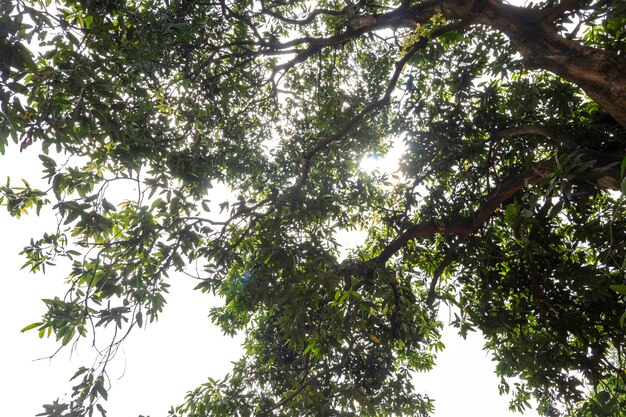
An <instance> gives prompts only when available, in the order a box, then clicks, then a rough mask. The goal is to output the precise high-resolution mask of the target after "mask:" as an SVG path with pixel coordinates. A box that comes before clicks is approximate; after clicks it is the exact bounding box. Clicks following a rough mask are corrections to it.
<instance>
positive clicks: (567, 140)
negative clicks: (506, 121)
mask: <svg viewBox="0 0 626 417" xmlns="http://www.w3.org/2000/svg"><path fill="white" fill-rule="evenodd" d="M523 135H537V136H544V137H546V138H548V139H550V140H551V141H553V142H554V143H556V144H557V145H558V146H560V147H562V148H563V149H565V150H567V151H573V150H574V149H576V148H577V147H578V143H577V142H576V141H575V140H574V139H573V138H571V137H569V136H567V135H564V134H562V133H560V132H557V131H555V130H552V129H550V128H547V127H545V126H540V125H533V124H531V125H522V126H517V127H512V128H510V129H504V130H500V131H498V132H495V133H493V134H492V135H491V137H490V138H489V140H499V139H503V138H505V137H507V136H523Z"/></svg>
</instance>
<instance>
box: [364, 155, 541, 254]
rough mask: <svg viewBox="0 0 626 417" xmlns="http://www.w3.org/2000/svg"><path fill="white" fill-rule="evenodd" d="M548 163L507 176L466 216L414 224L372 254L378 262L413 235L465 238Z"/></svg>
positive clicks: (415, 237)
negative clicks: (379, 251)
mask: <svg viewBox="0 0 626 417" xmlns="http://www.w3.org/2000/svg"><path fill="white" fill-rule="evenodd" d="M550 165H551V164H549V163H546V162H542V163H539V164H537V165H536V166H535V168H534V169H533V170H531V171H527V172H524V173H521V174H517V175H512V176H510V177H509V178H508V179H507V180H505V181H504V182H503V183H502V185H501V186H500V188H499V189H498V190H496V191H495V192H493V193H492V194H491V196H490V197H489V198H488V199H487V200H486V201H485V203H484V204H483V205H482V206H481V207H479V208H478V209H477V210H476V211H474V214H472V215H471V216H469V217H453V218H450V219H446V220H429V221H426V222H423V223H419V224H416V225H415V226H413V227H411V228H410V229H408V230H407V231H405V232H404V233H402V234H401V235H400V236H398V237H397V238H396V239H395V240H393V241H391V243H389V244H388V245H387V246H386V247H385V248H384V249H383V251H382V252H381V253H380V254H379V255H378V256H377V257H376V258H375V261H376V262H377V263H385V262H387V261H388V260H389V259H390V258H391V257H392V256H393V255H394V254H396V253H397V252H398V251H400V250H401V249H402V248H404V247H405V246H406V244H407V243H409V242H410V241H412V240H413V239H417V238H428V237H432V236H435V235H436V234H447V235H456V236H458V237H459V239H464V238H466V237H467V236H469V235H471V234H473V233H475V232H476V231H478V230H479V229H481V228H482V227H483V226H484V224H485V223H486V222H487V221H488V220H489V219H490V218H491V216H492V215H493V214H494V213H495V211H496V210H497V209H498V208H499V207H500V205H501V204H502V203H503V202H504V201H506V200H508V199H509V198H511V197H512V196H513V195H514V194H515V193H517V192H518V191H519V190H521V189H522V188H524V187H525V186H526V185H527V184H528V183H530V182H535V181H539V180H541V179H543V178H544V177H545V176H547V175H548V173H549V172H550Z"/></svg>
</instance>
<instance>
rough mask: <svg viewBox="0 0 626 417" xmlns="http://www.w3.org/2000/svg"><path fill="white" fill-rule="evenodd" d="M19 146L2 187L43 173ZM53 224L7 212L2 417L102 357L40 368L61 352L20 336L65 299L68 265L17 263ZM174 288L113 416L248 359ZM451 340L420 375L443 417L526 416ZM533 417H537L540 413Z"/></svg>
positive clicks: (124, 359) (477, 354) (2, 238)
mask: <svg viewBox="0 0 626 417" xmlns="http://www.w3.org/2000/svg"><path fill="white" fill-rule="evenodd" d="M17 148H18V147H17V146H12V147H9V149H8V151H7V154H6V155H4V156H2V157H0V158H1V159H0V161H1V162H0V183H2V184H4V183H5V180H6V177H7V175H9V174H10V175H11V177H12V181H11V183H12V184H15V185H17V184H18V180H19V178H21V177H24V178H27V179H29V181H30V182H31V184H33V186H34V185H35V184H36V183H37V181H36V179H37V178H38V177H39V175H38V172H39V171H40V169H39V160H38V158H37V155H38V150H37V149H36V146H32V147H30V148H28V149H27V150H26V151H25V152H23V153H19V152H18V149H17ZM377 162H379V164H383V165H384V164H386V162H385V161H377ZM369 164H370V167H371V166H375V165H379V164H375V163H373V162H371V161H370V162H369ZM54 226H55V221H54V218H52V216H50V215H47V216H42V217H37V216H36V215H34V214H33V215H30V216H26V217H23V218H22V219H20V220H16V219H13V218H11V217H10V216H9V215H8V214H7V213H6V211H4V208H2V211H1V212H0V230H1V231H2V235H0V254H2V258H1V259H0V261H1V265H2V269H1V271H2V275H1V277H2V288H3V291H2V292H1V293H0V317H2V319H1V320H0V335H2V354H1V355H0V375H2V376H1V377H0V410H2V415H6V416H12V417H32V416H34V415H35V414H37V413H39V412H41V411H42V408H41V405H42V404H44V403H49V402H52V401H53V400H54V399H56V398H57V397H62V396H63V395H64V394H65V393H67V392H69V391H70V390H71V386H72V384H71V383H70V382H69V378H70V377H71V376H72V375H73V374H74V372H75V371H76V369H77V368H78V367H79V366H81V365H86V366H89V365H90V364H91V358H92V357H93V352H91V351H90V349H89V347H90V343H91V340H90V339H86V340H85V341H83V342H82V344H81V345H80V346H79V349H78V351H77V352H74V353H73V354H71V352H70V349H65V350H63V351H62V352H61V353H60V354H58V355H57V356H56V357H54V358H53V359H52V360H38V361H36V359H38V358H42V357H46V356H49V355H50V354H52V353H53V352H54V351H55V350H56V347H57V345H56V343H55V342H53V341H52V340H48V339H39V338H38V336H37V332H36V331H29V332H26V333H20V329H21V328H23V327H24V326H25V325H27V324H29V323H32V322H35V321H38V320H39V318H40V316H41V314H42V313H43V312H44V307H45V306H44V304H43V302H42V301H41V299H42V298H52V297H54V296H55V295H59V296H62V295H63V293H64V291H65V290H64V286H63V276H64V275H63V272H64V271H63V270H62V268H57V269H54V268H52V269H49V270H48V271H47V274H46V275H42V274H39V275H33V274H29V273H27V272H26V271H20V267H21V265H22V264H23V262H24V259H23V258H21V257H19V256H18V252H19V251H20V250H21V248H22V247H23V246H24V245H25V244H27V243H28V241H29V239H30V238H31V237H38V236H39V235H41V233H43V232H44V231H46V230H51V229H52V228H53V227H54ZM171 284H172V287H171V293H170V295H169V296H168V299H167V301H168V304H167V306H166V309H165V311H164V313H163V314H162V315H161V318H160V319H159V321H158V322H157V323H153V324H151V325H149V326H148V328H147V329H145V330H143V329H136V330H135V331H134V332H133V333H132V334H131V335H130V337H129V338H128V339H127V340H126V342H125V344H124V346H123V349H122V350H121V351H120V354H119V355H118V356H117V357H116V358H115V360H114V363H113V365H112V366H110V367H109V371H110V372H109V374H110V377H111V380H112V383H113V387H112V389H111V391H110V392H109V400H108V402H107V403H106V404H104V405H105V407H106V409H107V411H108V416H109V417H136V416H138V415H140V414H143V415H144V416H151V417H164V416H166V415H167V410H168V409H169V407H170V406H171V405H175V404H179V403H181V402H182V400H183V396H184V394H185V393H186V392H187V391H188V390H191V389H193V388H195V387H196V386H198V385H200V384H201V383H203V382H205V381H206V378H207V377H221V376H223V375H224V374H225V373H227V372H228V371H229V369H230V366H231V361H233V360H236V359H237V358H238V357H239V355H240V353H241V348H240V346H239V342H238V341H237V340H236V339H231V338H229V337H227V336H223V335H222V334H221V333H220V332H219V330H217V329H216V328H215V327H214V326H212V325H211V322H210V320H209V319H208V317H207V316H208V313H209V309H210V307H211V306H212V305H215V304H216V303H219V300H216V299H215V298H213V297H212V296H210V295H207V294H202V293H200V292H197V291H192V288H193V286H194V285H195V282H193V280H191V279H189V278H187V277H185V276H182V275H175V274H173V275H172V281H171ZM444 317H445V316H444ZM444 342H445V344H446V346H447V349H446V350H445V351H444V352H443V353H442V354H441V355H440V359H439V361H438V362H439V365H438V366H437V368H436V369H435V370H434V371H432V372H430V373H429V374H421V375H419V376H418V377H417V378H416V381H417V385H418V387H417V388H418V390H419V391H420V392H423V393H427V394H429V395H430V396H431V397H433V398H435V399H436V405H437V411H436V413H435V417H458V416H462V415H469V416H471V415H480V416H483V417H512V416H517V415H519V414H515V413H512V412H510V411H509V410H508V400H507V399H506V398H505V397H499V396H498V393H497V386H498V378H497V377H496V376H495V375H494V374H493V369H494V363H493V362H491V360H490V359H489V356H488V354H487V353H486V352H485V351H483V350H482V346H483V340H482V338H481V337H480V336H478V335H476V334H473V335H470V336H469V337H468V340H466V341H463V340H462V339H461V338H460V337H458V336H457V335H456V334H455V330H454V329H448V330H446V331H445V333H444ZM70 354H71V355H70ZM525 415H526V416H530V417H534V416H536V414H535V413H534V412H527V413H526V414H525Z"/></svg>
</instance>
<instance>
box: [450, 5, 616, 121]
mask: <svg viewBox="0 0 626 417" xmlns="http://www.w3.org/2000/svg"><path fill="white" fill-rule="evenodd" d="M458 3H459V2H458V0H448V1H446V0H444V2H443V4H444V7H443V11H444V15H446V17H447V18H456V19H464V20H467V21H469V22H472V23H479V24H482V25H485V26H487V27H490V28H492V29H496V30H499V31H501V32H502V33H504V34H505V35H507V36H508V37H509V39H510V40H511V42H512V43H513V45H514V46H515V47H516V49H517V51H518V52H519V53H520V54H521V55H522V57H523V62H524V64H525V66H526V67H527V68H529V69H545V70H548V71H550V72H552V73H554V74H556V75H558V76H560V77H562V78H563V79H565V80H567V81H570V82H571V83H573V84H576V85H577V86H579V87H580V88H581V89H582V90H583V91H584V92H585V93H586V94H587V95H588V96H589V97H590V98H591V99H592V100H594V101H595V102H596V103H598V104H599V105H600V106H602V107H603V108H604V109H605V110H606V111H608V112H609V113H610V114H611V115H612V116H613V117H614V118H615V120H617V122H618V123H620V124H621V125H622V126H624V127H626V59H625V58H623V57H620V56H618V55H617V54H616V53H615V52H613V51H609V50H604V49H596V48H591V47H588V46H585V45H581V44H580V43H578V42H576V41H573V40H571V39H567V38H565V37H563V36H561V35H560V34H559V33H558V32H557V30H556V27H555V25H554V20H555V14H554V12H553V11H547V12H546V11H543V10H538V9H527V8H524V7H515V6H511V5H507V4H503V3H502V2H501V1H500V0H487V1H475V2H470V3H472V4H473V5H472V7H471V8H469V9H468V7H467V5H465V9H464V10H462V13H459V12H458V10H459V6H458ZM461 3H465V4H466V3H468V2H461ZM455 6H456V7H455Z"/></svg>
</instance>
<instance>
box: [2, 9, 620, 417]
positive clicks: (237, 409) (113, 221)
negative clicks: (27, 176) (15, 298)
mask: <svg viewBox="0 0 626 417" xmlns="http://www.w3.org/2000/svg"><path fill="white" fill-rule="evenodd" d="M625 23H626V7H625V6H624V4H623V3H622V2H621V1H619V0H609V1H592V0H583V1H570V0H563V1H560V2H558V1H552V0H551V1H546V2H543V3H540V4H532V3H529V4H528V5H525V6H524V7H516V6H511V5H508V4H505V3H502V2H500V1H499V0H490V1H456V0H443V1H402V2H399V1H379V2H369V1H365V2H361V3H358V4H353V3H351V2H346V3H343V2H340V1H318V2H312V1H295V0H294V1H252V0H245V1H234V2H230V1H226V0H218V1H215V2H213V1H207V2H196V1H193V0H180V1H179V0H172V1H154V0H146V1H136V2H131V1H125V0H115V1H99V0H83V1H73V0H65V1H60V0H59V1H52V0H45V1H42V0H18V1H15V2H11V3H7V2H5V3H2V4H1V5H0V76H1V77H0V86H1V89H0V109H1V110H2V111H1V112H0V152H2V153H4V150H5V148H6V146H9V144H10V143H11V142H13V143H15V144H18V146H19V147H20V150H22V151H24V152H31V151H36V150H38V149H41V150H42V152H43V154H42V155H41V156H40V160H41V164H42V170H43V171H42V172H43V175H42V176H43V179H44V180H45V181H46V182H47V187H41V188H43V189H41V190H40V189H37V188H34V187H32V186H31V185H30V183H28V182H26V181H24V182H23V183H19V185H15V184H16V180H15V179H13V181H7V183H6V185H5V186H3V187H1V188H0V201H1V202H2V204H3V205H5V206H6V208H7V210H8V213H9V214H10V215H12V216H16V217H19V216H23V215H26V214H27V213H30V212H33V211H35V212H36V213H37V214H38V213H39V212H40V211H41V210H44V209H46V210H48V209H51V210H53V211H54V212H56V213H57V216H58V218H59V227H58V228H57V229H56V230H53V231H49V232H48V233H46V234H44V235H43V237H41V238H33V240H32V241H31V243H30V245H28V246H27V247H26V248H24V250H23V254H24V256H25V257H26V263H25V267H26V268H28V269H30V270H31V271H33V272H38V271H43V270H45V268H46V267H50V266H51V265H53V264H55V263H57V262H58V261H59V260H63V259H65V260H66V261H67V262H61V264H62V265H67V268H68V269H67V273H68V275H67V285H68V291H67V294H66V296H65V297H64V298H54V299H47V300H44V302H45V303H46V306H47V313H46V314H45V315H44V316H43V317H42V318H41V320H40V321H38V322H36V323H33V324H31V325H29V326H26V327H25V328H24V330H25V331H26V330H31V329H34V330H36V331H38V332H39V335H40V336H41V337H45V336H54V337H56V339H57V340H58V341H59V342H60V343H61V344H62V345H69V344H71V343H72V342H73V341H76V340H78V339H80V338H82V337H85V336H86V335H87V334H88V333H90V332H94V331H96V330H98V331H103V330H102V329H99V328H107V329H109V330H108V331H109V332H110V333H111V334H112V339H111V340H110V343H109V345H108V347H107V348H106V349H104V350H103V351H102V352H103V353H102V358H101V359H102V360H101V361H99V362H97V363H98V365H97V366H93V367H83V368H81V369H80V370H79V371H78V372H77V374H76V376H75V378H77V380H78V382H77V385H76V386H75V387H74V391H73V395H72V397H71V398H70V399H69V400H68V402H67V403H59V402H58V401H57V402H54V403H52V404H48V405H45V406H44V409H45V411H44V412H43V414H42V415H45V416H64V417H68V416H82V415H92V414H93V412H94V411H99V412H100V413H102V414H103V415H104V413H105V412H104V408H103V406H102V404H101V403H99V402H98V401H99V399H104V400H106V399H107V390H108V385H107V383H106V381H107V379H106V378H105V374H106V364H107V363H108V361H109V360H111V359H112V358H113V357H114V354H115V352H116V351H117V349H118V347H119V346H120V343H122V342H123V340H124V338H125V337H126V335H127V334H128V332H129V331H130V330H132V329H133V328H135V327H143V326H145V325H146V323H148V322H151V321H153V320H155V319H156V318H157V317H158V315H159V314H161V312H162V311H163V310H164V308H165V305H166V299H167V290H168V287H169V286H170V282H169V281H170V280H169V274H170V273H171V272H172V271H179V272H180V271H182V272H184V273H186V274H190V275H193V276H194V278H196V279H197V280H198V285H197V287H196V289H197V290H199V291H202V292H205V293H215V294H218V295H220V296H221V297H222V298H223V305H222V306H221V307H218V308H215V309H214V310H213V311H212V314H211V318H212V320H213V321H214V323H215V324H216V325H218V326H220V327H221V328H222V329H223V330H224V332H226V333H230V334H234V333H242V334H244V335H245V356H244V357H243V358H242V359H241V360H240V361H239V362H237V363H236V364H235V366H234V369H233V371H232V373H231V374H229V375H228V376H227V377H225V378H224V379H221V380H215V379H209V380H208V382H207V383H206V384H204V385H202V386H201V387H199V388H197V389H196V390H194V391H192V392H190V393H189V394H188V396H187V398H186V399H185V400H184V402H183V403H182V404H181V405H180V406H178V407H175V408H174V409H172V410H170V414H171V415H172V416H208V415H210V416H252V415H254V416H271V415H281V416H313V415H315V416H357V415H358V416H379V415H384V416H387V415H389V416H391V415H407V416H408V415H411V416H413V415H427V414H429V412H431V411H432V409H433V404H432V402H431V401H430V399H429V398H428V397H426V396H423V395H421V394H420V393H419V390H416V388H415V387H414V386H413V384H412V372H414V371H427V370H428V369H430V368H431V367H432V366H433V364H434V360H435V356H436V353H437V352H438V351H440V350H441V349H442V348H443V345H442V343H441V341H440V340H439V338H440V330H441V327H442V323H440V322H439V321H438V318H437V309H438V307H439V306H441V305H444V304H445V305H448V306H450V307H451V308H453V310H454V311H455V320H454V321H453V322H452V325H454V326H457V327H458V328H459V330H460V332H461V334H466V333H467V332H468V331H470V330H474V329H476V330H480V331H481V332H482V333H483V334H484V335H485V338H486V340H487V347H488V348H489V349H490V350H491V351H492V352H493V355H494V357H495V359H496V360H497V363H498V365H497V372H498V374H499V375H500V376H501V377H502V383H501V391H502V393H508V394H510V395H511V407H512V408H514V409H519V410H523V409H524V408H527V407H529V406H530V402H529V400H530V398H531V397H534V398H535V399H536V401H537V404H538V407H539V411H540V412H541V413H542V414H544V415H547V416H557V415H568V416H580V417H583V416H584V417H586V416H596V415H612V416H621V415H623V413H624V411H623V410H625V409H626V372H625V371H624V369H626V366H625V365H626V363H625V359H624V356H623V355H624V346H625V342H626V334H625V330H624V326H625V323H624V322H625V318H626V316H625V314H626V301H625V295H626V286H625V285H626V282H625V275H624V268H625V261H626V252H625V249H624V248H625V247H626V220H625V219H624V207H623V195H622V194H623V192H625V191H626V186H625V185H624V184H626V183H625V182H624V181H622V178H623V177H624V168H625V167H626V164H624V162H623V159H624V156H625V146H626V130H625V128H626V60H625V58H624V54H625V53H626V32H625V29H624V27H625ZM390 149H391V150H393V152H396V151H401V153H402V157H401V158H400V160H399V162H398V166H397V167H393V166H392V167H389V169H387V170H385V171H384V172H378V171H372V170H367V169H364V168H363V167H362V161H363V159H364V158H366V157H369V158H372V157H381V156H383V155H385V154H386V153H387V152H389V150H390ZM68 158H69V159H68ZM391 164H392V165H393V163H391ZM620 189H621V191H620ZM120 190H122V191H124V190H126V191H127V192H126V194H124V193H120ZM129 190H131V191H132V193H129V192H128V191H129ZM120 195H127V197H124V199H121V198H120V197H119V196H120ZM349 233H352V235H353V236H355V237H354V239H357V238H358V239H362V241H360V242H358V246H357V247H356V249H353V250H351V251H347V250H344V249H343V248H342V242H343V240H345V236H346V234H349ZM189 265H195V266H196V267H195V268H191V270H193V271H194V272H190V269H189V268H188V266H189ZM198 270H200V271H201V272H200V273H198V272H197V271H198ZM107 334H108V333H107ZM520 381H521V382H520Z"/></svg>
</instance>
